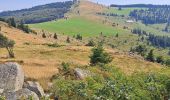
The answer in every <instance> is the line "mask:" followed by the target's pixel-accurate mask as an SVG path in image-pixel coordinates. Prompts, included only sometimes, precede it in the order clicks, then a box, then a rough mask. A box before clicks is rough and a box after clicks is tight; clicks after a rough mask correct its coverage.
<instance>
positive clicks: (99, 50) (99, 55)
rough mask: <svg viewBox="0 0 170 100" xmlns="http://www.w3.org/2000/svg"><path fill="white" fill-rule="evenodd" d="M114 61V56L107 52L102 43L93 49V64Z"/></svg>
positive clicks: (91, 57) (91, 61) (91, 59)
mask: <svg viewBox="0 0 170 100" xmlns="http://www.w3.org/2000/svg"><path fill="white" fill-rule="evenodd" d="M111 61H112V57H111V56H110V55H109V54H108V53H106V52H105V51H104V49H103V47H102V45H98V46H97V47H95V48H93V49H92V55H91V56H90V63H91V65H96V64H100V63H101V64H108V63H110V62H111Z"/></svg>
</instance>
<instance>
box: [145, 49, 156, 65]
mask: <svg viewBox="0 0 170 100" xmlns="http://www.w3.org/2000/svg"><path fill="white" fill-rule="evenodd" d="M146 59H147V60H148V61H150V62H154V61H155V59H154V54H153V49H152V50H150V52H149V53H148V55H147V57H146Z"/></svg>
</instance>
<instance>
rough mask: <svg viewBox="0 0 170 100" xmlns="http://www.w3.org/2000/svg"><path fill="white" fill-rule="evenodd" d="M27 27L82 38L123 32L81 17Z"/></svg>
mask: <svg viewBox="0 0 170 100" xmlns="http://www.w3.org/2000/svg"><path fill="white" fill-rule="evenodd" d="M29 26H30V27H31V28H35V29H43V30H46V31H50V32H56V33H61V34H62V33H64V34H66V35H76V34H81V35H82V36H96V35H98V34H100V33H101V32H102V33H103V34H105V35H114V34H117V33H122V32H123V29H122V30H121V29H116V28H113V27H111V26H108V25H104V24H102V23H101V22H100V21H98V22H96V21H91V20H88V19H85V18H81V17H75V18H70V19H68V20H65V19H62V20H58V21H51V22H45V23H39V24H31V25H29Z"/></svg>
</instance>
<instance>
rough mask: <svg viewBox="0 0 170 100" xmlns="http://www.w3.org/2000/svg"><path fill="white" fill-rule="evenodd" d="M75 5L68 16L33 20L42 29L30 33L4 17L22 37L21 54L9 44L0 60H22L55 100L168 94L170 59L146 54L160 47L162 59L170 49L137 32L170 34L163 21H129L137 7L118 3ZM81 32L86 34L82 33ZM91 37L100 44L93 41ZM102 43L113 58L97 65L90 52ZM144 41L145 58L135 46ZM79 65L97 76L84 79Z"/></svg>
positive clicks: (10, 33) (7, 32)
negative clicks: (164, 61) (161, 24)
mask: <svg viewBox="0 0 170 100" xmlns="http://www.w3.org/2000/svg"><path fill="white" fill-rule="evenodd" d="M49 5H50V4H49ZM49 5H48V4H47V5H46V6H49ZM52 5H53V4H52ZM54 5H55V4H54ZM46 6H45V7H46ZM56 6H57V7H58V5H56ZM38 7H43V6H38ZM70 7H71V8H70ZM70 7H69V8H70V10H69V12H67V13H65V18H62V19H59V20H52V21H48V22H42V23H35V24H27V25H28V26H29V27H30V28H31V29H33V30H34V31H36V34H35V33H34V34H33V33H29V34H27V33H24V32H23V31H21V30H19V29H16V28H13V27H11V26H9V25H8V24H7V23H4V22H0V27H1V31H0V33H1V34H3V35H4V36H6V37H8V38H9V39H12V40H14V41H15V42H16V44H15V46H14V53H15V56H16V57H15V58H9V57H8V55H7V54H8V53H7V51H6V49H5V48H0V62H1V63H4V62H17V63H19V64H21V65H22V66H23V69H24V72H25V77H26V78H27V80H31V81H35V80H36V81H38V82H40V84H41V85H42V86H43V88H44V89H45V91H46V92H47V93H49V94H50V93H52V94H53V95H52V99H54V96H57V97H59V98H60V99H61V100H87V99H92V100H93V99H94V98H95V99H101V100H103V98H106V99H111V100H112V99H113V98H116V99H115V100H125V99H137V100H138V99H139V100H140V99H143V100H145V99H146V100H150V99H151V100H152V99H153V100H154V99H155V98H159V99H160V100H163V98H164V97H165V96H166V95H164V94H167V90H166V84H165V81H168V79H169V76H170V68H169V67H168V66H166V65H165V64H161V63H157V62H151V61H147V60H146V59H145V57H146V56H147V55H149V54H148V53H149V52H150V50H152V49H154V52H153V53H154V56H155V59H156V61H157V58H156V57H158V56H163V57H165V58H164V59H168V58H169V55H167V54H168V48H157V47H154V46H152V45H151V44H149V43H148V40H147V36H143V38H144V39H143V40H142V36H140V35H138V34H132V32H131V30H132V29H134V28H136V27H140V28H142V29H144V30H145V31H147V32H148V33H149V32H155V35H159V36H162V35H164V34H166V33H164V32H162V33H159V32H160V30H155V27H158V26H159V25H158V26H152V25H148V26H146V25H144V24H142V23H141V22H133V23H128V22H127V20H130V18H129V17H128V13H129V12H130V11H131V10H133V9H136V8H124V9H122V11H119V10H117V8H115V7H113V8H112V7H111V8H108V7H106V6H103V5H99V4H96V3H93V2H90V1H86V0H81V1H80V2H77V3H75V4H74V5H72V6H70ZM33 8H34V7H33ZM35 8H36V7H35ZM47 8H48V7H47ZM137 9H141V8H137ZM37 11H38V10H37ZM38 12H39V11H38ZM40 12H41V11H40ZM99 12H100V13H106V14H107V13H117V14H118V16H107V15H98V14H97V13H99ZM119 14H120V15H122V14H124V15H125V16H124V17H121V16H119ZM16 16H17V15H16ZM47 17H49V16H47ZM50 17H51V16H50ZM156 32H157V33H156ZM54 34H56V37H55V38H54ZM78 34H79V35H81V36H82V39H79V38H77V37H76V36H77V35H78ZM166 36H168V34H167V35H166ZM90 40H91V41H93V42H94V44H95V46H89V45H87V44H89V41H90ZM97 43H98V44H100V43H103V50H104V54H103V55H102V54H100V53H101V51H102V50H101V49H100V50H101V51H99V52H97V54H96V55H97V56H98V54H99V55H100V56H108V55H109V56H110V57H111V58H112V60H111V62H110V63H109V64H105V63H104V64H103V63H99V64H96V65H92V64H91V59H90V56H91V55H92V54H93V53H94V51H95V50H94V49H93V48H96V47H97ZM140 45H142V46H143V45H145V46H146V48H147V51H146V52H145V53H146V55H144V56H143V57H142V55H140V54H138V53H136V52H131V51H130V50H132V49H133V48H135V47H138V46H139V47H140ZM142 49H143V48H142ZM77 68H79V69H81V70H83V71H88V72H89V74H88V75H90V74H91V76H90V77H87V78H85V79H82V80H80V79H78V78H77V76H76V73H75V69H77ZM88 75H87V76H88ZM51 84H52V85H51ZM51 86H52V88H51ZM155 89H156V91H155ZM162 93H164V94H162ZM113 95H114V96H113ZM99 97H100V98H99ZM121 97H122V98H121ZM95 99H94V100H95ZM104 100H105V99H104Z"/></svg>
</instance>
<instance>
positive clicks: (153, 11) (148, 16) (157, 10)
mask: <svg viewBox="0 0 170 100" xmlns="http://www.w3.org/2000/svg"><path fill="white" fill-rule="evenodd" d="M129 15H130V16H131V17H133V18H135V19H136V20H141V21H142V22H143V23H144V24H161V23H167V22H168V20H169V16H170V6H160V7H157V6H155V7H152V8H148V9H141V10H133V11H132V12H130V14H129Z"/></svg>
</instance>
